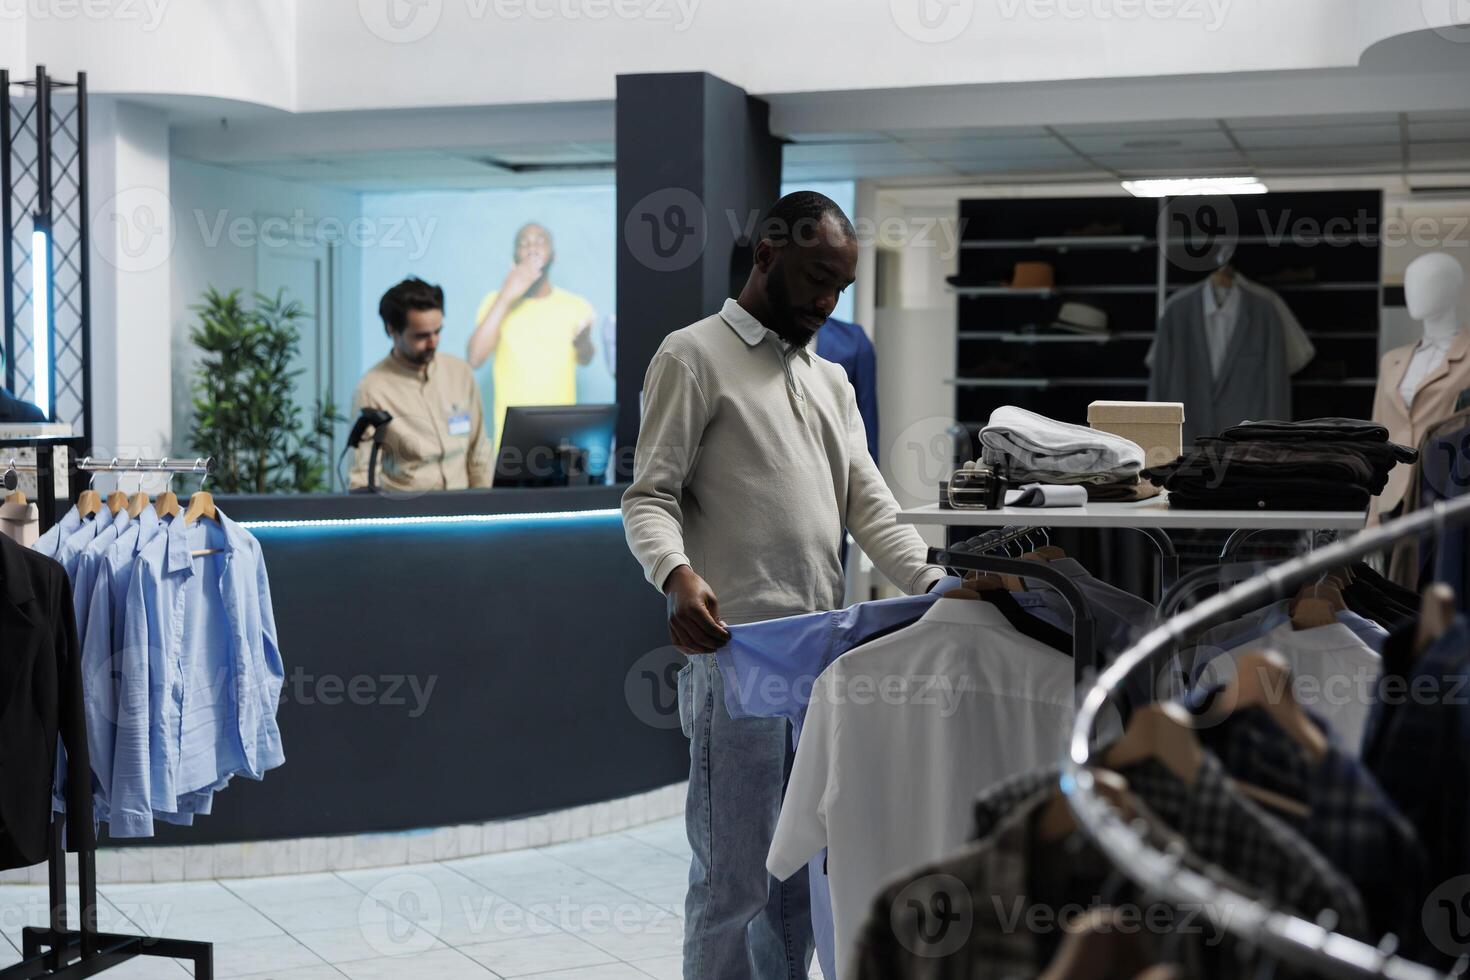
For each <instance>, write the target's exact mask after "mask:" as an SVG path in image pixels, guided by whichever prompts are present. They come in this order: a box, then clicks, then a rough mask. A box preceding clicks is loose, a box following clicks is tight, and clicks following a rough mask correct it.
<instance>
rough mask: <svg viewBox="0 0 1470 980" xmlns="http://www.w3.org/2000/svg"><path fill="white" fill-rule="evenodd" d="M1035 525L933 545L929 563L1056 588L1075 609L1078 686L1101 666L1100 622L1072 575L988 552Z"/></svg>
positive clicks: (1024, 534)
mask: <svg viewBox="0 0 1470 980" xmlns="http://www.w3.org/2000/svg"><path fill="white" fill-rule="evenodd" d="M1037 530H1038V528H1035V527H1005V528H1001V529H999V530H996V531H989V532H987V533H985V534H978V535H976V536H975V537H973V538H969V539H968V540H965V541H961V542H959V543H957V544H953V545H951V546H949V547H948V548H930V549H929V563H930V564H933V565H943V566H944V567H946V568H953V569H960V570H964V571H972V572H996V573H998V574H1001V575H1014V576H1016V577H1017V578H1029V579H1037V580H1039V581H1042V582H1045V583H1046V584H1047V585H1048V586H1049V587H1050V588H1052V589H1054V590H1055V591H1056V593H1057V594H1058V595H1060V596H1061V597H1062V600H1063V601H1064V602H1066V604H1067V607H1068V608H1069V609H1070V610H1071V612H1072V662H1073V670H1074V671H1075V672H1076V679H1077V685H1078V690H1079V691H1080V690H1081V689H1082V688H1081V685H1082V684H1083V682H1084V681H1086V680H1088V679H1089V678H1091V677H1093V676H1095V675H1096V673H1097V672H1098V671H1099V670H1100V669H1101V668H1102V664H1101V663H1099V662H1098V660H1099V658H1098V655H1097V639H1096V637H1097V624H1096V621H1095V620H1094V619H1093V616H1092V612H1091V610H1090V609H1088V606H1087V600H1086V599H1084V598H1083V596H1082V591H1081V590H1080V589H1078V588H1077V586H1076V585H1075V584H1074V583H1073V582H1072V580H1071V579H1070V578H1068V577H1067V576H1066V575H1063V574H1062V573H1061V572H1059V571H1057V570H1056V569H1055V568H1051V567H1049V566H1048V565H1047V563H1046V562H1040V561H1027V560H1025V559H1021V558H1011V557H999V556H997V555H992V554H989V552H992V551H994V550H995V549H997V548H1001V547H1004V546H1005V545H1007V544H1009V543H1011V542H1012V541H1018V540H1020V539H1022V538H1025V537H1027V536H1028V535H1030V534H1035V533H1036V532H1037Z"/></svg>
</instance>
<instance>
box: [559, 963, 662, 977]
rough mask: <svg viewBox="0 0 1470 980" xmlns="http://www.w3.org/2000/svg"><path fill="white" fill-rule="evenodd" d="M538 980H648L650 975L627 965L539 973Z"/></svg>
mask: <svg viewBox="0 0 1470 980" xmlns="http://www.w3.org/2000/svg"><path fill="white" fill-rule="evenodd" d="M536 980H648V974H646V973H644V972H643V971H642V970H640V969H638V968H637V967H635V966H631V965H629V964H627V963H612V964H608V965H606V966H588V967H583V968H582V969H580V970H557V971H556V972H555V973H538V974H536Z"/></svg>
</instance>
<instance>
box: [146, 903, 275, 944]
mask: <svg viewBox="0 0 1470 980" xmlns="http://www.w3.org/2000/svg"><path fill="white" fill-rule="evenodd" d="M148 911H149V912H150V915H149V917H147V918H144V920H143V921H141V922H140V921H138V919H136V918H135V919H133V922H134V923H135V924H136V925H137V927H138V928H139V929H141V930H142V931H143V933H144V934H145V935H149V936H167V937H168V938H170V939H193V940H196V941H199V942H209V943H222V942H230V941H232V940H238V939H256V938H258V937H260V936H279V935H281V934H282V932H283V930H282V929H281V928H280V927H279V926H277V925H276V924H275V923H274V922H272V921H270V920H269V919H267V918H266V917H265V916H264V915H262V914H260V913H259V912H257V911H256V910H255V909H253V908H251V907H250V906H248V905H245V904H244V903H241V906H240V907H239V908H228V909H182V908H177V907H174V908H168V909H156V908H154V909H149V910H148ZM153 912H158V913H160V914H158V915H156V916H155V915H152V914H151V913H153Z"/></svg>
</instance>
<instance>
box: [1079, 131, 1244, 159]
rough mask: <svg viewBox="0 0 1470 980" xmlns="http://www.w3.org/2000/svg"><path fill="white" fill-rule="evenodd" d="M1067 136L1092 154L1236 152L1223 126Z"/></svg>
mask: <svg viewBox="0 0 1470 980" xmlns="http://www.w3.org/2000/svg"><path fill="white" fill-rule="evenodd" d="M1067 140H1068V141H1069V142H1070V143H1071V144H1072V145H1073V146H1075V147H1076V148H1077V149H1078V150H1080V151H1081V152H1083V153H1086V154H1088V155H1089V156H1100V155H1102V154H1107V153H1125V154H1137V155H1145V154H1146V155H1152V154H1156V153H1158V154H1172V153H1196V152H1202V151H1204V152H1208V151H1212V150H1213V151H1221V152H1234V150H1235V147H1234V146H1232V145H1231V143H1230V139H1229V137H1227V136H1226V135H1225V134H1224V133H1223V132H1221V131H1220V130H1218V129H1216V130H1211V131H1210V132H1207V133H1148V132H1139V131H1128V130H1124V131H1115V132H1113V133H1111V134H1108V135H1104V134H1101V133H1099V134H1097V135H1095V136H1069V137H1067Z"/></svg>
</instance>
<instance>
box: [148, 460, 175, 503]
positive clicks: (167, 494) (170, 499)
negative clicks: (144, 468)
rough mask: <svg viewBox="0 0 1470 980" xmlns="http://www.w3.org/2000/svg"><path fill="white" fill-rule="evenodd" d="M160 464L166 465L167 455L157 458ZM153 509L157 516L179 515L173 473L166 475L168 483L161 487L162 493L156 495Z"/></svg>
mask: <svg viewBox="0 0 1470 980" xmlns="http://www.w3.org/2000/svg"><path fill="white" fill-rule="evenodd" d="M159 465H160V466H165V467H166V466H168V457H167V456H165V457H163V459H161V460H159ZM153 510H154V512H155V513H156V514H158V516H159V517H178V516H179V497H178V495H177V494H175V493H174V475H173V473H172V472H170V473H169V475H168V483H167V485H165V486H164V488H163V493H161V494H159V495H158V500H156V501H155V502H154V504H153Z"/></svg>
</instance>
